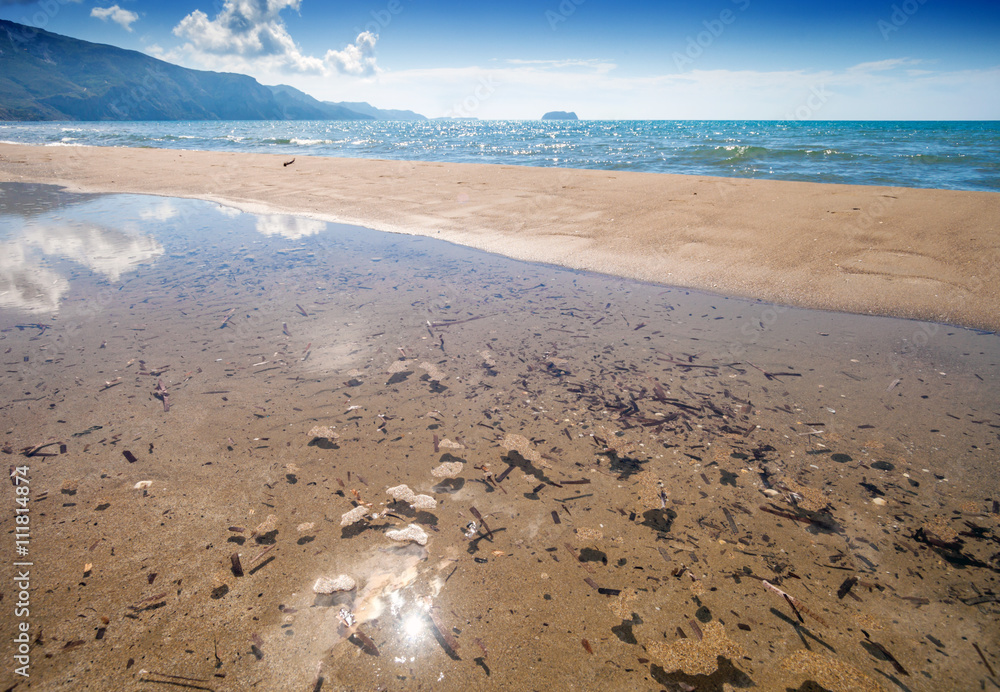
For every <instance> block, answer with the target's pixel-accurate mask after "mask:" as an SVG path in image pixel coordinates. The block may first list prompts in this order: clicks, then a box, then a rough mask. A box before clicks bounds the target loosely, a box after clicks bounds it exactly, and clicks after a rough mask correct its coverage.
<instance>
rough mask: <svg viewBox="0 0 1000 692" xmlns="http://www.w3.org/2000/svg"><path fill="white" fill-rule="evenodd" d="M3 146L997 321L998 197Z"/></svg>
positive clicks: (12, 162) (59, 172) (162, 178)
mask: <svg viewBox="0 0 1000 692" xmlns="http://www.w3.org/2000/svg"><path fill="white" fill-rule="evenodd" d="M292 158H293V157H288V156H279V155H266V154H248V153H226V152H198V151H182V150H172V149H171V150H160V149H129V148H103V147H75V146H71V147H39V146H25V145H13V144H2V145H0V181H22V182H24V181H35V182H45V183H53V184H59V185H63V186H66V187H67V189H70V190H77V191H88V192H135V193H146V194H156V195H167V196H176V197H192V198H201V199H209V200H213V201H216V202H219V203H222V204H226V205H231V206H235V207H237V208H240V209H243V210H246V211H257V212H265V211H267V212H272V213H274V212H278V213H288V214H302V215H308V216H312V217H314V218H317V219H323V220H328V221H335V222H340V223H348V224H355V225H360V226H365V227H368V228H372V229H376V230H382V231H390V232H395V233H409V234H420V235H427V236H431V237H435V238H439V239H442V240H447V241H450V242H454V243H459V244H462V245H466V246H469V247H474V248H478V249H481V250H486V251H489V252H494V253H498V254H502V255H505V256H508V257H512V258H515V259H522V260H529V261H534V262H546V263H552V264H557V265H560V266H565V267H570V268H574V269H585V270H591V271H596V272H601V273H605V274H611V275H615V276H621V277H626V278H632V279H639V280H643V281H652V282H656V283H660V284H665V285H672V286H682V287H691V288H698V289H704V290H709V291H713V292H717V293H720V294H725V295H732V296H741V297H747V298H753V299H758V300H763V301H771V302H776V303H780V304H785V305H794V306H802V307H812V308H820V309H825V310H842V311H847V312H854V313H860V314H874V315H889V316H897V317H905V318H912V319H920V320H927V321H936V322H945V323H951V324H957V325H963V326H969V327H976V328H981V329H989V330H996V329H998V328H1000V318H998V315H1000V282H998V281H997V280H996V279H997V274H998V267H1000V241H998V239H997V234H996V228H997V223H998V219H1000V195H998V194H996V193H991V192H972V191H945V190H928V189H913V188H897V187H892V188H888V187H878V186H868V185H865V186H854V185H833V184H814V183H800V182H786V181H762V180H746V179H730V178H712V177H699V176H682V175H669V174H651V173H636V172H618V171H596V170H576V169H572V170H571V169H551V168H530V167H519V166H494V165H479V164H445V163H431V162H405V161H380V160H366V159H341V158H320V157H306V156H300V157H295V160H294V163H291V164H289V165H285V163H286V162H288V161H290V160H292Z"/></svg>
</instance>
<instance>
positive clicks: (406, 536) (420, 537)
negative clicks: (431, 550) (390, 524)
mask: <svg viewBox="0 0 1000 692" xmlns="http://www.w3.org/2000/svg"><path fill="white" fill-rule="evenodd" d="M385 535H386V537H387V538H389V539H391V540H393V541H399V542H400V543H407V542H411V541H412V542H413V543H418V544H419V545H427V532H426V531H424V530H423V529H422V528H420V527H419V526H417V525H416V524H410V525H409V526H407V527H406V528H405V529H393V530H392V531H386V532H385Z"/></svg>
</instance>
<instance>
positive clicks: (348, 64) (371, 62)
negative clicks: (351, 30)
mask: <svg viewBox="0 0 1000 692" xmlns="http://www.w3.org/2000/svg"><path fill="white" fill-rule="evenodd" d="M377 40H378V35H377V34H373V33H372V32H370V31H363V32H361V33H360V34H358V37H357V38H356V39H355V40H354V43H352V44H351V45H349V46H347V47H346V48H344V50H328V51H327V52H326V56H324V58H323V60H324V62H325V63H326V64H327V65H328V66H329V67H330V68H332V69H334V70H336V71H337V72H340V73H343V74H351V75H357V76H359V77H368V76H371V75H373V74H375V70H376V67H375V42H376V41H377Z"/></svg>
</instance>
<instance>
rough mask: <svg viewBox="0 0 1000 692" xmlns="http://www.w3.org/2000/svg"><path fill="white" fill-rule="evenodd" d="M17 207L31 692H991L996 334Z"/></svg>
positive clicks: (72, 198) (15, 427)
mask: <svg viewBox="0 0 1000 692" xmlns="http://www.w3.org/2000/svg"><path fill="white" fill-rule="evenodd" d="M295 165H297V164H295ZM2 192H3V195H2V196H0V203H2V210H3V213H4V216H3V217H2V223H0V231H2V232H3V235H2V237H0V242H2V243H3V248H2V250H3V251H2V253H0V257H3V258H4V265H3V266H2V267H0V269H2V277H3V280H4V281H5V284H4V287H5V290H4V291H3V295H2V296H0V299H2V301H3V302H2V303H0V352H2V353H3V354H4V356H3V362H4V371H3V373H2V375H0V415H2V417H3V421H4V429H3V437H2V439H0V443H2V450H3V452H4V453H5V454H4V456H3V457H0V458H4V459H6V460H8V461H9V464H11V465H14V466H15V469H16V468H18V467H23V468H25V469H26V470H25V471H24V474H25V475H27V476H28V477H30V484H29V487H30V489H31V490H30V494H29V500H28V504H29V506H30V507H31V511H32V513H31V515H30V516H31V525H30V545H29V552H28V555H27V556H25V558H30V560H31V561H32V562H33V565H32V566H31V568H30V571H31V614H30V616H28V617H25V618H19V621H25V622H28V623H29V624H30V626H31V630H30V631H31V640H32V643H31V661H32V663H31V666H32V667H31V673H32V678H31V683H30V685H26V684H24V683H23V682H22V684H20V685H18V686H17V687H16V689H17V690H21V689H43V690H62V689H66V690H70V689H72V690H87V689H92V690H106V689H139V690H154V689H160V690H162V689H171V688H172V687H178V688H180V687H182V686H188V687H195V688H197V689H212V690H220V691H221V690H243V689H267V690H316V689H321V690H327V691H329V690H376V689H380V690H416V689H431V688H434V689H456V690H458V689H461V690H468V689H497V690H501V689H502V690H509V689H559V690H563V689H581V690H597V689H600V690H662V689H668V690H681V689H698V690H719V691H720V692H721V690H724V689H742V688H748V687H755V688H756V689H765V690H778V689H781V690H784V689H793V690H816V689H829V690H852V691H853V690H860V689H871V690H879V689H881V690H907V689H908V690H928V691H930V690H940V689H979V688H980V687H985V688H986V689H988V688H989V686H990V685H996V684H997V678H996V676H995V674H994V672H992V671H991V670H990V669H989V668H988V666H992V668H993V669H994V671H995V669H997V667H998V663H1000V649H998V645H997V642H998V641H1000V627H998V625H997V622H998V616H1000V602H998V599H1000V596H998V594H997V574H998V571H1000V545H998V543H997V542H998V534H1000V504H998V501H1000V484H998V481H997V473H996V458H997V449H998V444H1000V443H998V434H997V433H998V431H1000V411H998V410H997V401H998V400H1000V394H998V392H1000V368H998V365H1000V339H998V338H997V336H996V335H995V334H985V333H981V332H977V331H973V330H967V329H960V328H951V327H944V326H941V325H938V324H932V323H920V322H913V321H905V320H898V319H889V318H883V317H865V316H857V315H848V314H841V313H831V312H817V311H810V310H801V309H796V308H785V307H780V306H774V305H769V304H764V303H758V302H754V301H744V300H739V299H734V298H725V297H721V296H717V295H710V294H704V293H700V292H697V291H688V290H683V289H677V288H669V287H664V286H658V285H653V284H646V283H638V282H634V281H629V280H624V279H618V278H614V277H608V276H600V275H595V274H589V273H585V272H577V271H569V270H564V269H559V268H554V267H549V266H542V265H537V264H529V263H524V262H518V261H514V260H508V259H504V258H501V257H497V256H496V255H488V254H485V253H480V252H477V251H474V250H470V249H467V248H464V247H460V246H456V245H452V244H448V243H439V242H436V241H434V240H432V239H427V238H423V237H415V236H403V235H389V234H382V233H376V232H371V231H367V230H365V229H360V228H350V227H328V226H327V225H326V224H323V223H320V222H316V221H312V220H310V219H302V218H297V217H290V216H281V215H266V216H254V215H249V214H239V213H237V212H236V211H235V210H233V209H225V208H218V207H216V206H215V205H213V204H210V203H207V202H200V201H192V200H178V199H169V198H156V197H139V196H127V195H110V196H102V195H74V194H68V193H64V192H59V191H58V190H55V189H53V188H50V187H45V186H17V187H11V186H3V187H2ZM317 428H319V430H317ZM323 428H327V429H328V430H323ZM446 463H447V464H457V465H458V466H457V467H456V470H455V471H454V472H453V477H446V476H441V475H435V470H436V469H438V468H439V467H440V466H441V465H442V464H446ZM143 481H148V482H149V484H148V486H147V487H143V485H145V484H142V482H143ZM399 484H406V485H408V486H409V487H410V488H411V489H412V490H413V492H414V493H417V494H425V495H428V496H429V497H432V498H434V500H435V501H436V507H434V508H432V509H413V508H411V507H410V506H409V505H410V503H407V502H392V499H391V497H390V496H389V495H387V493H386V490H387V489H388V488H390V487H395V486H398V485H399ZM13 497H14V496H13V495H12V494H11V493H5V494H4V498H6V499H5V504H6V505H7V509H5V510H4V512H3V513H2V515H0V527H2V528H3V531H4V535H5V536H7V538H6V539H5V544H4V560H3V563H2V564H3V577H4V583H5V584H9V583H10V579H9V578H8V575H9V574H10V571H11V570H12V567H11V565H12V562H13V558H12V557H11V556H12V555H13V553H12V550H13V547H14V534H15V523H14V516H15V515H14V511H13V505H12V498H13ZM366 503H370V505H371V507H370V509H369V512H370V513H372V514H377V515H378V516H372V514H369V517H368V518H367V519H364V520H362V521H361V522H358V523H356V524H353V525H349V526H342V519H341V517H342V515H343V514H344V513H347V512H351V511H356V508H357V507H359V506H365V504H366ZM473 510H475V511H473ZM477 514H478V516H477ZM411 524H416V525H418V526H420V527H422V529H423V530H424V532H425V533H426V534H427V536H428V538H427V541H426V545H417V544H409V545H406V544H399V543H396V542H394V541H393V540H391V538H390V532H391V531H393V530H396V529H400V528H403V527H406V526H409V525H411ZM234 554H235V555H238V560H239V565H238V566H239V568H238V569H237V564H236V563H235V562H234V559H233V555H234ZM341 574H346V575H348V576H350V577H352V578H353V579H355V580H356V582H357V587H356V588H355V589H354V590H353V591H351V592H348V593H342V594H339V595H317V594H315V593H314V585H315V584H316V582H317V579H318V578H320V577H329V578H333V577H337V576H338V575H341ZM765 582H766V583H765ZM768 585H770V586H768ZM772 586H773V587H774V588H776V589H779V590H780V591H781V592H784V593H786V594H788V595H789V597H790V599H793V600H789V599H786V598H785V597H784V596H783V595H781V593H778V592H777V591H775V590H774V589H772V588H771V587H772ZM0 591H2V592H3V593H4V599H3V606H4V608H10V607H12V606H11V603H12V602H14V601H15V598H16V595H15V593H14V592H13V589H12V588H11V587H8V586H5V587H2V589H0ZM341 609H346V611H347V613H348V615H349V619H350V620H353V621H354V624H353V625H351V626H350V627H347V626H345V625H344V624H343V623H342V622H340V621H339V620H338V615H339V614H341V612H342V610H341ZM8 612H10V611H8ZM3 621H4V622H5V623H11V622H13V620H12V619H11V618H10V616H9V615H7V616H5V617H4V620H3ZM359 632H360V635H359V634H358V633H359ZM361 635H364V636H363V637H362V636H361ZM10 642H11V637H6V638H5V640H4V643H3V648H2V653H3V655H4V660H6V661H10V660H12V659H11V658H10V654H11V653H12V649H11V646H12V645H11V643H10ZM976 647H979V648H978V650H977V648H976ZM980 652H981V653H982V655H981V656H980ZM3 676H4V677H2V678H0V683H2V684H3V686H4V689H6V688H7V686H9V685H12V684H14V683H16V682H18V681H19V680H18V679H17V678H16V677H15V676H14V675H13V673H12V671H11V669H10V668H5V669H4V670H3Z"/></svg>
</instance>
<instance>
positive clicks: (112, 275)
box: [14, 224, 163, 281]
mask: <svg viewBox="0 0 1000 692" xmlns="http://www.w3.org/2000/svg"><path fill="white" fill-rule="evenodd" d="M14 242H16V243H23V244H24V245H27V246H30V247H35V248H38V249H39V250H41V251H42V252H44V253H45V254H46V255H52V256H55V257H62V258H65V259H69V260H73V261H74V262H78V263H80V264H82V265H83V266H85V267H87V268H88V269H90V270H92V271H94V272H97V273H99V274H102V275H104V276H105V277H107V278H108V279H110V280H112V281H117V280H118V279H119V277H120V276H121V275H122V274H123V273H125V272H127V271H130V270H132V269H134V268H135V267H136V266H138V265H140V264H143V263H147V262H150V261H151V260H153V259H154V258H156V257H158V256H160V255H162V254H163V246H162V245H160V243H159V242H158V241H157V240H156V239H155V238H153V237H152V236H136V235H129V234H127V233H122V232H121V231H119V230H116V229H113V228H107V227H105V226H98V225H96V224H75V225H64V226H28V227H26V228H25V230H24V231H23V233H22V234H21V237H20V238H19V239H18V240H17V241H14Z"/></svg>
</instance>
